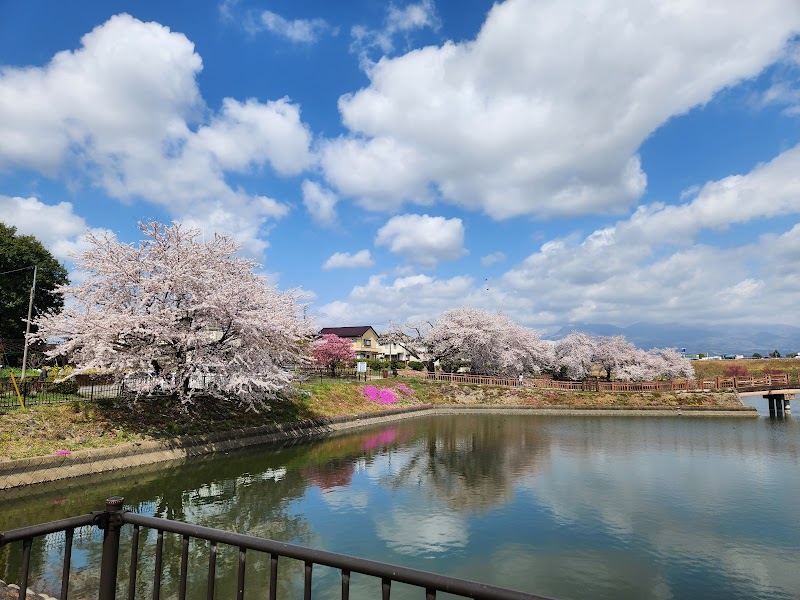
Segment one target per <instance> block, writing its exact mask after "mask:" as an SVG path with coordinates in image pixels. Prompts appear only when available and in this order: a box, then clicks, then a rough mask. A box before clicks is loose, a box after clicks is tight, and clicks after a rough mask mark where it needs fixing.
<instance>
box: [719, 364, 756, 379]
mask: <svg viewBox="0 0 800 600" xmlns="http://www.w3.org/2000/svg"><path fill="white" fill-rule="evenodd" d="M723 375H724V376H725V377H750V371H748V370H747V367H745V366H744V365H731V366H730V367H728V368H727V369H725V372H724V373H723Z"/></svg>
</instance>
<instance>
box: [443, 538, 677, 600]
mask: <svg viewBox="0 0 800 600" xmlns="http://www.w3.org/2000/svg"><path fill="white" fill-rule="evenodd" d="M463 569H464V570H463V572H460V573H456V575H457V576H460V577H465V578H469V579H474V580H478V581H489V580H493V581H499V582H502V585H503V586H507V587H510V588H512V589H524V590H527V591H528V592H532V593H535V594H541V595H543V596H547V597H554V598H584V597H587V596H586V594H587V590H589V589H591V590H592V594H593V596H594V597H602V598H616V599H622V598H626V599H627V598H631V599H632V598H636V599H639V598H651V599H655V600H662V599H663V600H670V599H672V598H673V597H674V595H673V593H672V590H671V589H670V586H669V583H668V582H667V581H666V580H665V579H664V577H663V575H662V574H661V573H660V572H659V571H658V570H657V569H656V568H654V567H653V566H652V564H649V563H648V559H647V558H646V557H642V558H641V559H637V558H636V557H631V555H630V554H629V553H627V552H626V551H622V550H615V549H613V548H586V549H583V550H580V551H578V552H576V550H575V548H574V547H570V546H568V545H559V544H558V542H555V544H554V545H549V546H538V547H535V548H534V547H530V546H523V545H519V544H504V545H500V546H499V547H497V549H496V550H495V551H494V552H492V553H491V554H489V555H488V556H482V557H481V560H480V561H475V562H470V563H468V564H467V565H464V567H463ZM554 575H555V576H554Z"/></svg>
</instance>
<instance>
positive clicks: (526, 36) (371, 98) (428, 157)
mask: <svg viewBox="0 0 800 600" xmlns="http://www.w3.org/2000/svg"><path fill="white" fill-rule="evenodd" d="M531 24H535V26H533V27H532V25H531ZM798 28H800V4H798V3H797V2H795V0H765V1H764V2H759V3H753V2H750V1H749V0H707V1H705V2H691V3H689V2H683V3H666V4H665V3H664V2H661V1H660V0H645V1H642V0H628V1H626V2H618V1H616V0H600V1H598V2H594V3H592V4H591V6H586V5H584V4H583V3H572V2H558V1H557V0H545V1H536V2H534V1H531V0H508V1H506V2H503V3H497V4H495V5H494V7H493V8H492V9H491V11H490V13H489V15H488V17H487V19H486V22H485V23H484V25H483V27H482V29H481V31H480V33H479V34H478V36H477V37H476V39H475V40H473V41H467V42H463V43H454V42H447V43H445V44H444V45H442V46H441V47H426V48H421V49H418V50H413V51H411V52H408V53H407V54H405V55H403V56H399V57H396V58H387V57H384V58H383V59H381V60H380V61H379V62H378V63H376V64H374V65H372V66H371V68H370V69H368V71H367V74H368V76H369V78H370V84H369V86H367V87H366V88H364V89H362V90H359V91H358V92H356V93H353V94H348V95H345V96H342V97H341V98H340V101H339V109H340V112H341V115H342V120H343V122H344V124H345V125H346V127H347V128H348V129H349V131H350V135H348V136H344V137H342V138H340V139H336V140H331V141H329V142H328V143H327V144H325V145H324V146H323V148H322V164H323V167H324V171H325V174H326V176H327V178H328V179H329V181H330V182H331V183H332V185H334V186H335V187H336V189H337V190H338V191H339V192H340V193H341V194H343V195H348V196H353V197H356V198H358V199H359V201H360V202H362V203H363V204H364V205H365V206H367V207H370V208H377V207H379V206H380V205H381V202H383V203H389V202H391V203H393V204H396V203H397V202H398V201H409V202H420V201H421V202H426V203H427V202H430V201H431V196H432V195H433V196H438V197H440V198H442V199H444V200H445V201H447V202H449V203H452V204H456V205H459V206H462V207H466V208H469V209H476V210H482V211H484V212H485V213H487V214H489V215H491V216H492V217H494V218H499V219H501V218H508V217H513V216H517V215H526V214H530V215H537V216H543V217H549V216H573V215H585V214H602V213H608V212H621V211H623V210H624V209H626V208H628V207H629V206H631V205H632V204H634V203H635V201H636V200H637V199H638V198H640V197H641V195H642V193H643V192H644V190H645V187H646V182H647V178H646V175H645V173H644V172H643V170H642V166H641V164H640V159H639V156H638V155H637V151H638V148H639V146H640V145H641V143H642V142H643V141H644V140H645V139H646V138H647V137H648V136H649V135H650V134H651V133H652V132H653V131H654V130H656V129H657V128H658V127H659V126H661V125H662V124H663V123H664V122H666V121H667V120H668V119H669V118H670V117H672V116H674V115H680V114H683V113H685V112H687V111H688V110H690V109H692V108H693V107H696V106H701V105H703V104H704V103H706V102H708V101H709V100H710V99H711V98H712V97H713V96H714V94H715V93H717V92H718V91H720V90H722V89H724V88H725V87H729V86H732V85H735V84H737V83H739V82H740V81H742V80H744V79H747V78H752V77H754V76H756V75H757V74H759V73H760V72H761V71H762V70H763V69H764V68H765V67H766V66H767V65H770V64H773V63H774V62H775V61H777V60H779V59H780V58H781V56H782V53H783V52H784V49H785V44H786V43H787V40H788V39H789V38H790V37H791V36H792V35H793V32H796V31H797V30H798ZM567 32H568V33H567ZM567 35H568V36H569V41H568V42H567V39H566V36H567ZM509 57H513V60H509ZM353 165H358V168H353ZM378 199H382V200H378Z"/></svg>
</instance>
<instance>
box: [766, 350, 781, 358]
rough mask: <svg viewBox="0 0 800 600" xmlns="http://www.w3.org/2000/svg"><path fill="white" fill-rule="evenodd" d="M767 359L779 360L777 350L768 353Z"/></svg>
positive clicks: (779, 354)
mask: <svg viewBox="0 0 800 600" xmlns="http://www.w3.org/2000/svg"><path fill="white" fill-rule="evenodd" d="M769 357H770V358H780V357H781V353H780V352H778V351H777V350H773V351H772V352H770V353H769Z"/></svg>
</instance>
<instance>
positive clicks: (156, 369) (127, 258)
mask: <svg viewBox="0 0 800 600" xmlns="http://www.w3.org/2000/svg"><path fill="white" fill-rule="evenodd" d="M140 229H141V231H142V233H143V234H144V235H145V236H146V238H145V239H144V240H143V241H142V242H141V244H140V245H138V246H137V245H133V244H131V245H126V244H120V243H118V242H117V241H116V240H115V239H114V238H113V237H112V236H110V235H95V234H92V233H89V234H88V236H87V239H88V242H89V243H90V245H91V248H90V249H89V250H87V251H86V252H83V253H82V254H80V255H79V256H78V257H77V261H78V266H79V267H80V268H81V269H82V270H83V271H84V272H85V279H84V280H83V282H82V283H80V284H78V285H74V286H67V287H64V288H62V289H60V290H59V291H60V293H62V294H64V295H65V297H66V298H67V303H66V306H67V308H66V309H65V310H64V311H63V312H61V313H58V314H46V315H43V316H41V317H39V318H37V319H36V321H35V322H36V325H37V326H38V332H37V333H36V334H35V337H36V338H37V339H39V340H41V341H48V340H51V341H52V340H53V339H54V338H57V339H59V340H61V343H59V344H58V345H57V346H56V347H55V349H54V350H52V351H51V352H50V353H49V354H50V356H51V357H54V356H57V355H66V356H67V357H68V359H69V360H70V361H71V362H73V363H74V364H75V365H76V366H77V368H76V370H75V374H78V373H85V372H87V371H92V370H98V371H101V372H111V373H114V374H115V376H116V377H117V378H118V379H119V380H125V379H131V380H133V381H135V382H136V383H137V384H138V388H137V391H144V392H153V391H156V390H158V391H159V393H163V394H167V395H175V396H177V397H178V398H179V399H180V401H181V402H182V403H190V402H191V401H192V398H193V396H195V395H197V394H198V393H203V394H210V395H211V396H215V397H220V398H232V399H235V400H236V401H238V402H239V403H241V405H243V406H244V407H246V408H248V409H258V408H263V407H265V406H266V404H265V401H266V400H267V399H269V398H270V397H273V396H274V395H275V393H276V392H279V391H281V390H285V389H287V388H288V386H289V385H290V383H291V381H292V373H291V372H290V371H289V370H288V369H287V368H286V367H287V366H289V365H295V364H298V363H304V362H306V361H307V355H306V350H305V348H306V346H307V344H306V341H307V340H308V339H310V335H311V333H312V330H311V327H310V324H309V323H307V322H306V321H304V320H303V319H302V317H301V314H300V306H299V304H298V300H299V297H300V296H299V295H298V294H297V293H296V292H280V291H278V290H277V289H276V288H274V287H270V286H268V285H267V284H266V282H265V281H264V279H263V277H261V276H259V275H257V274H256V273H255V272H254V268H256V267H257V266H258V265H257V264H256V263H254V262H253V261H250V260H246V259H243V258H239V257H237V256H236V252H237V251H238V248H239V247H238V245H237V244H236V243H235V242H234V241H233V240H232V239H231V238H229V237H226V236H218V235H215V236H214V237H213V238H212V239H209V240H205V239H203V240H202V241H200V240H199V239H198V238H200V233H201V232H200V231H199V230H196V229H189V228H183V227H181V226H180V225H178V224H174V225H171V226H165V225H162V224H159V223H147V224H140ZM137 376H139V377H137ZM142 376H144V377H142ZM195 382H201V384H200V385H199V386H198V385H196V383H195Z"/></svg>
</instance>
